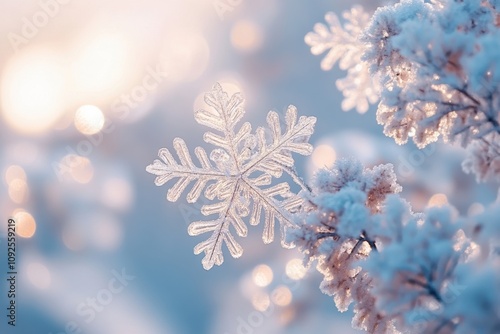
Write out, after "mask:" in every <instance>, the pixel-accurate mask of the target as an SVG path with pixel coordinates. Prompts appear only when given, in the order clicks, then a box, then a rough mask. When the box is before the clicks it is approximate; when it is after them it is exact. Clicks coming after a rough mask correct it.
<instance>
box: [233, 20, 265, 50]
mask: <svg viewBox="0 0 500 334" xmlns="http://www.w3.org/2000/svg"><path fill="white" fill-rule="evenodd" d="M262 36H263V34H262V30H261V28H260V27H259V26H258V25H257V24H255V23H253V22H251V21H247V20H241V21H239V22H237V23H236V24H235V25H234V26H233V28H232V30H231V44H232V45H233V46H234V47H235V48H236V49H238V50H241V51H254V50H256V49H258V48H259V47H261V45H262V39H263V37H262Z"/></svg>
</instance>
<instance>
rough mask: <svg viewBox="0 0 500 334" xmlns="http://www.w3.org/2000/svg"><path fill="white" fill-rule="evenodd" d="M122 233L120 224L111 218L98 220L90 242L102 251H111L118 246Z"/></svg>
mask: <svg viewBox="0 0 500 334" xmlns="http://www.w3.org/2000/svg"><path fill="white" fill-rule="evenodd" d="M122 238H123V231H122V228H121V225H120V223H119V222H118V221H117V220H116V219H114V218H113V217H108V216H103V217H101V218H98V219H97V221H96V222H95V225H94V228H93V230H92V239H93V240H92V241H93V243H94V245H95V246H97V247H98V248H100V249H103V250H113V249H116V248H118V247H119V246H120V244H121V241H122Z"/></svg>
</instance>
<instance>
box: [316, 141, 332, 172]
mask: <svg viewBox="0 0 500 334" xmlns="http://www.w3.org/2000/svg"><path fill="white" fill-rule="evenodd" d="M311 158H312V162H313V164H314V166H315V167H316V168H325V167H326V168H331V167H332V166H333V164H334V163H335V160H336V159H337V153H336V152H335V150H334V149H333V147H331V146H330V145H325V144H323V145H318V146H317V147H316V148H315V149H314V151H313V154H312V157H311Z"/></svg>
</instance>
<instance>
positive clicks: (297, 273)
mask: <svg viewBox="0 0 500 334" xmlns="http://www.w3.org/2000/svg"><path fill="white" fill-rule="evenodd" d="M285 271H286V274H287V276H288V277H290V278H291V279H293V280H299V279H302V278H304V276H305V275H306V272H307V269H306V268H305V267H304V266H303V265H302V260H301V259H293V260H290V261H288V263H287V264H286V268H285Z"/></svg>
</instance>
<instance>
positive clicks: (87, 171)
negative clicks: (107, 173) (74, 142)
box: [61, 154, 94, 184]
mask: <svg viewBox="0 0 500 334" xmlns="http://www.w3.org/2000/svg"><path fill="white" fill-rule="evenodd" d="M61 165H62V166H64V169H65V170H64V172H66V169H69V174H70V175H71V178H73V180H75V181H76V182H78V183H82V184H85V183H89V182H90V180H92V177H93V176H94V167H93V166H92V163H91V162H90V160H89V159H88V158H85V157H82V156H79V155H75V154H68V155H66V156H64V158H62V160H61Z"/></svg>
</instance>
